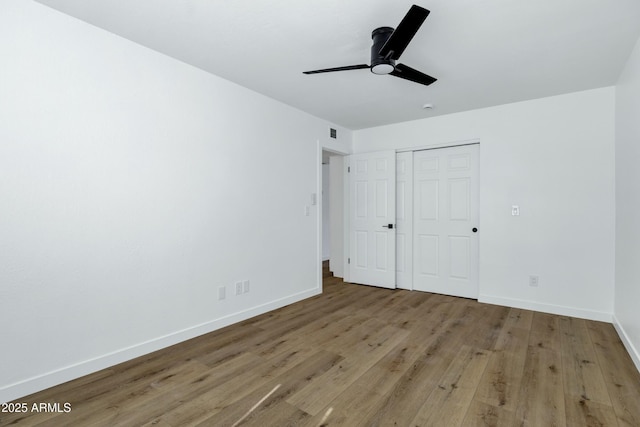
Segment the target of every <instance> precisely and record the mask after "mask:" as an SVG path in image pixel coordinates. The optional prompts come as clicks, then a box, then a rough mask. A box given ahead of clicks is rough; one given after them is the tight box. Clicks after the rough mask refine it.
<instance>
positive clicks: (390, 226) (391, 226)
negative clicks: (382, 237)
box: [383, 224, 393, 229]
mask: <svg viewBox="0 0 640 427" xmlns="http://www.w3.org/2000/svg"><path fill="white" fill-rule="evenodd" d="M383 227H384V228H388V229H392V228H393V224H389V225H383Z"/></svg>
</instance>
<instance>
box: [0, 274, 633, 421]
mask: <svg viewBox="0 0 640 427" xmlns="http://www.w3.org/2000/svg"><path fill="white" fill-rule="evenodd" d="M18 401H19V402H27V403H28V405H29V407H31V405H32V403H34V402H36V403H41V402H44V403H64V402H69V403H71V408H72V409H71V412H69V413H46V412H43V413H34V412H31V413H27V414H7V413H0V425H2V426H6V425H21V426H61V425H64V426H94V425H95V426H152V425H153V426H160V427H171V426H240V425H242V426H315V427H317V426H447V427H448V426H465V427H466V426H635V427H638V426H640V374H639V373H638V371H637V370H636V369H635V367H634V365H633V363H632V361H631V359H630V357H629V355H628V354H627V353H626V352H625V350H624V347H623V346H622V343H621V342H620V340H619V338H618V336H617V334H616V332H615V330H614V328H613V326H612V325H610V324H606V323H601V322H592V321H586V320H581V319H574V318H569V317H564V316H553V315H549V314H542V313H536V312H532V311H527V310H518V309H510V308H506V307H499V306H494V305H489V304H480V303H478V302H476V301H472V300H467V299H462V298H454V297H448V296H443V295H434V294H429V293H421V292H409V291H403V290H387V289H378V288H373V287H367V286H359V285H352V284H345V283H343V282H342V281H341V280H339V279H336V278H333V277H331V276H330V275H329V276H328V277H325V280H324V293H323V294H322V295H319V296H317V297H314V298H310V299H307V300H305V301H302V302H299V303H296V304H292V305H290V306H287V307H284V308H282V309H279V310H276V311H273V312H270V313H267V314H264V315H262V316H258V317H255V318H252V319H249V320H247V321H244V322H242V323H239V324H237V325H233V326H230V327H227V328H224V329H221V330H219V331H215V332H212V333H210V334H207V335H203V336H201V337H198V338H195V339H192V340H190V341H187V342H184V343H181V344H178V345H175V346H172V347H169V348H166V349H163V350H160V351H158V352H155V353H152V354H149V355H146V356H143V357H140V358H137V359H135V360H131V361H129V362H126V363H123V364H120V365H117V366H113V367H111V368H109V369H105V370H103V371H100V372H96V373H94V374H91V375H88V376H86V377H83V378H80V379H77V380H75V381H71V382H68V383H65V384H62V385H60V386H57V387H53V388H50V389H48V390H44V391H42V392H39V393H36V394H33V395H31V396H27V397H25V398H22V399H18Z"/></svg>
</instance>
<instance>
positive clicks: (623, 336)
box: [613, 315, 640, 372]
mask: <svg viewBox="0 0 640 427" xmlns="http://www.w3.org/2000/svg"><path fill="white" fill-rule="evenodd" d="M613 327H614V328H615V329H616V332H617V333H618V336H619V337H620V341H622V344H623V345H624V348H626V349H627V353H629V356H631V360H633V364H634V365H636V369H637V370H638V372H640V352H639V351H638V349H637V348H635V346H634V345H633V343H632V342H631V340H630V339H629V335H627V332H626V331H625V330H624V328H623V327H622V325H621V324H620V322H619V321H618V319H617V318H616V316H615V315H614V316H613Z"/></svg>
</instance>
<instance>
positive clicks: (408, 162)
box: [396, 151, 413, 290]
mask: <svg viewBox="0 0 640 427" xmlns="http://www.w3.org/2000/svg"><path fill="white" fill-rule="evenodd" d="M396 286H397V287H398V288H401V289H409V290H411V289H413V152H410V151H409V152H404V153H398V154H396Z"/></svg>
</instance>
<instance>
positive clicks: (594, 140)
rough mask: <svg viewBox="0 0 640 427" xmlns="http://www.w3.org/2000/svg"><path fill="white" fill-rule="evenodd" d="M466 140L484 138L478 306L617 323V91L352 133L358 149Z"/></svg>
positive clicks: (592, 93) (448, 116)
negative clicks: (515, 209)
mask: <svg viewBox="0 0 640 427" xmlns="http://www.w3.org/2000/svg"><path fill="white" fill-rule="evenodd" d="M436 108H437V106H436ZM463 140H479V141H480V227H479V229H480V298H479V299H480V301H485V302H492V303H497V304H504V305H509V306H514V307H522V308H528V309H534V310H539V311H545V312H551V313H559V314H567V315H573V316H578V317H584V318H591V319H599V320H608V321H611V319H612V313H613V293H614V290H613V289H614V288H613V283H614V234H615V232H614V220H615V218H614V216H615V213H614V88H603V89H597V90H591V91H585V92H578V93H572V94H568V95H562V96H556V97H551V98H544V99H537V100H533V101H526V102H520V103H514V104H508V105H502V106H498V107H492V108H486V109H481V110H474V111H468V112H464V113H458V114H451V115H445V116H438V117H434V118H430V119H423V120H418V121H412V122H406V123H400V124H395V125H389V126H383V127H378V128H371V129H365V130H361V131H356V132H354V135H353V144H354V152H356V153H361V152H367V151H376V150H384V149H401V148H407V147H421V146H429V145H431V146H432V145H440V144H447V143H450V142H454V141H463ZM511 205H519V206H520V211H521V216H519V217H512V216H511ZM529 275H538V276H540V284H539V287H529V285H528V278H529Z"/></svg>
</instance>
